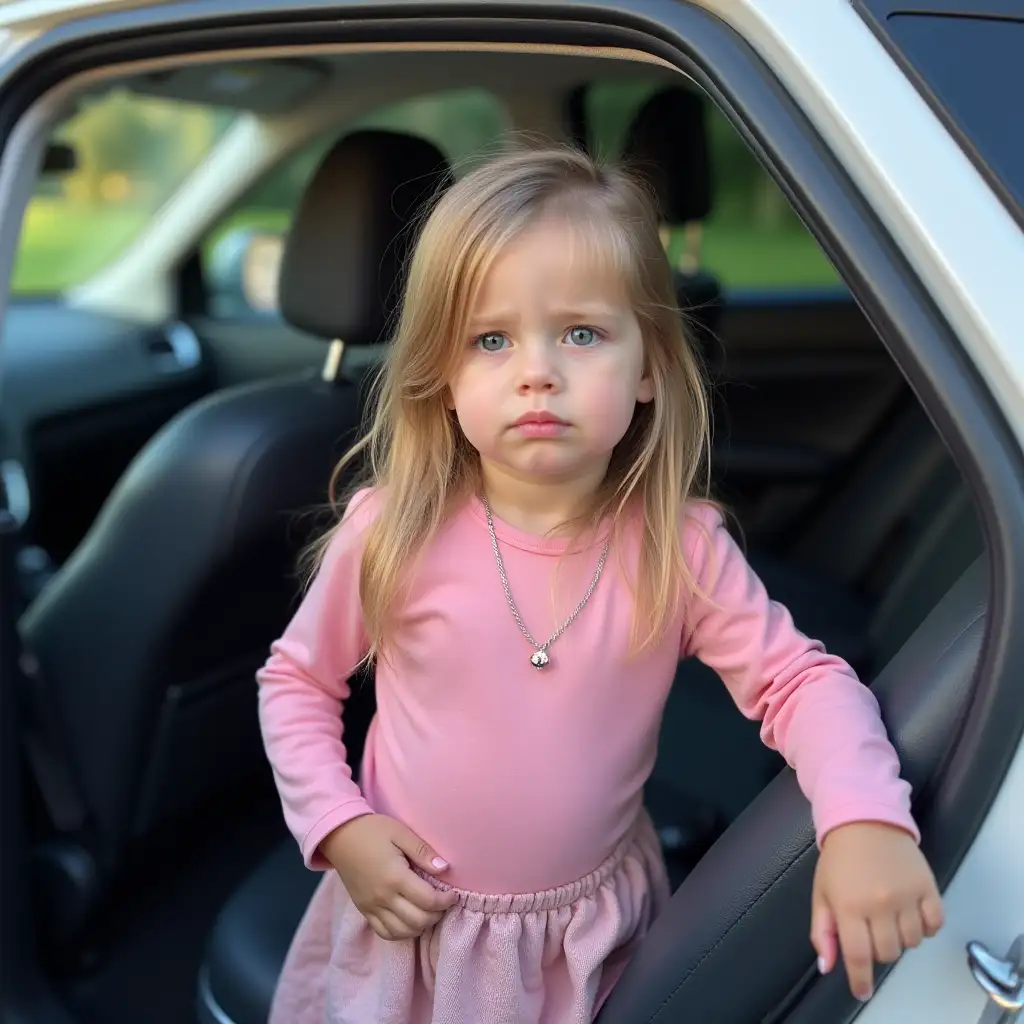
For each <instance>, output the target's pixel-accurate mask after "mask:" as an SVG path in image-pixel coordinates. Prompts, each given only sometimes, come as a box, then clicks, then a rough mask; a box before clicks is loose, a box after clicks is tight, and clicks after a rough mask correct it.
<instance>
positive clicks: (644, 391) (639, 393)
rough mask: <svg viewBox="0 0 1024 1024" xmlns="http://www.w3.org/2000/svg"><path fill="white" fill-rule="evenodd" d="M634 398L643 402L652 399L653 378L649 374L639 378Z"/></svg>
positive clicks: (645, 402)
mask: <svg viewBox="0 0 1024 1024" xmlns="http://www.w3.org/2000/svg"><path fill="white" fill-rule="evenodd" d="M636 400H637V401H638V402H641V403H643V404H645V405H646V404H647V403H648V402H653V401H654V378H653V377H651V376H650V375H647V376H643V377H641V378H640V383H639V384H637V386H636Z"/></svg>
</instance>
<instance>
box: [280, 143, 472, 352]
mask: <svg viewBox="0 0 1024 1024" xmlns="http://www.w3.org/2000/svg"><path fill="white" fill-rule="evenodd" d="M451 181H452V178H451V169H450V167H449V166H448V163H447V161H446V160H445V158H444V157H443V156H442V154H441V152H440V151H439V150H438V149H437V148H436V147H435V146H433V145H431V144H430V143H429V142H427V141H426V140H424V139H420V138H417V137H415V136H412V135H405V134H402V133H400V132H390V131H377V130H364V131H358V132H353V133H352V134H351V135H347V136H346V137H345V138H343V139H341V140H339V141H338V142H337V143H336V144H335V145H334V146H333V147H332V148H331V150H330V151H329V152H328V153H327V155H326V156H325V157H324V158H323V160H322V161H321V163H320V166H319V167H318V168H317V170H316V173H315V174H314V175H313V178H312V180H311V181H310V183H309V185H308V186H307V187H306V191H305V193H304V194H303V197H302V200H301V201H300V203H299V208H298V210H297V211H296V214H295V217H294V219H293V221H292V225H291V228H290V230H289V232H288V239H287V242H286V243H285V251H284V255H283V258H282V261H281V276H280V282H279V302H280V307H281V313H282V315H283V316H284V318H285V320H287V321H288V322H289V323H290V324H291V325H292V326H294V327H297V328H298V329H299V330H301V331H306V332H308V333H310V334H313V335H316V336H318V337H321V338H324V339H325V340H328V341H332V340H334V339H335V338H340V339H341V340H342V341H344V342H345V343H346V344H348V345H367V344H374V343H376V342H377V341H379V340H381V338H382V335H383V333H384V331H385V329H386V328H387V326H388V319H389V316H390V315H391V313H392V311H393V310H394V308H395V306H396V304H397V302H398V301H399V299H400V298H401V289H402V284H403V280H404V276H403V274H404V270H405V267H406V264H407V262H408V257H409V252H410V247H411V244H412V242H413V239H414V234H415V227H416V225H417V223H418V219H419V215H420V213H421V212H422V210H423V209H424V208H425V203H426V202H427V201H428V200H429V199H431V198H433V197H434V196H435V195H437V194H440V191H441V190H442V189H443V188H447V187H448V185H450V184H451Z"/></svg>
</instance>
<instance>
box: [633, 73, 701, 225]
mask: <svg viewBox="0 0 1024 1024" xmlns="http://www.w3.org/2000/svg"><path fill="white" fill-rule="evenodd" d="M622 156H623V159H625V160H626V161H627V162H628V163H629V164H630V166H632V167H633V169H634V170H635V171H636V172H637V173H638V174H640V175H641V176H642V177H643V178H644V179H645V180H646V181H647V183H648V185H649V186H650V187H651V189H652V190H653V192H654V194H655V196H656V197H657V200H658V205H659V208H660V210H661V216H662V219H663V220H664V221H665V222H666V223H668V224H671V225H679V224H686V223H688V222H690V221H696V220H703V219H704V218H705V217H707V215H708V214H709V213H710V212H711V203H712V191H711V178H712V175H711V155H710V147H709V144H708V133H707V124H706V108H705V102H704V100H703V98H702V97H701V96H700V95H698V94H697V93H696V92H695V91H692V90H690V89H685V88H680V87H677V86H673V87H671V88H667V89H662V90H661V91H660V92H656V93H655V94H654V95H653V96H652V97H651V98H650V99H648V100H647V102H646V103H644V105H643V106H642V107H641V108H640V110H639V112H638V113H637V115H636V117H635V118H634V119H633V123H632V124H631V125H630V126H629V131H628V133H627V136H626V144H625V148H624V150H623V153H622Z"/></svg>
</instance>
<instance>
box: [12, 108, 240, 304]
mask: <svg viewBox="0 0 1024 1024" xmlns="http://www.w3.org/2000/svg"><path fill="white" fill-rule="evenodd" d="M236 116H237V115H236V114H235V113H234V112H232V111H228V110H223V109H219V108H214V107H207V106H200V105H195V104H189V103H180V102H176V101H172V100H166V99H158V98H155V97H146V96H141V95H139V94H137V93H133V92H129V91H127V90H125V89H116V90H111V91H109V92H106V93H104V94H102V95H99V96H97V97H94V98H91V99H88V100H85V101H83V102H82V103H81V104H80V106H79V107H78V109H77V110H76V112H75V113H74V114H73V115H72V117H70V118H69V119H68V120H66V121H64V122H63V123H62V124H60V125H59V126H58V127H57V128H56V129H55V131H54V132H53V135H52V137H51V140H50V141H51V146H52V147H56V146H61V147H65V148H64V152H66V153H67V152H70V153H71V154H73V159H74V166H73V167H71V168H70V169H68V168H66V167H65V169H62V170H60V171H55V172H54V173H46V169H45V168H44V173H43V174H41V175H40V177H39V179H38V182H37V185H36V190H35V194H34V195H33V197H32V199H31V200H30V201H29V204H28V208H27V210H26V212H25V218H24V221H23V222H22V229H21V238H20V241H19V248H18V253H17V258H16V263H15V269H14V276H13V280H12V285H11V287H12V291H13V292H15V293H16V294H18V293H20V294H22V295H25V294H54V293H58V292H61V291H63V290H64V289H66V288H69V287H71V286H73V285H76V284H79V283H80V282H82V281H84V280H85V279H86V278H88V277H89V276H90V275H92V274H94V273H96V272H97V271H99V270H101V269H102V268H103V267H105V266H106V265H107V264H109V263H111V262H112V261H113V260H115V259H116V258H117V257H118V256H119V255H120V254H121V252H122V251H123V250H124V249H125V248H127V246H128V245H129V244H130V243H131V242H132V241H133V240H134V239H135V237H136V236H137V235H138V234H139V233H140V231H141V230H142V229H143V227H144V226H145V224H146V223H147V222H148V221H149V220H150V218H151V217H152V216H153V214H154V213H155V212H156V210H157V209H158V208H159V207H160V206H161V205H162V204H163V203H164V202H165V201H166V200H167V198H168V197H169V196H170V195H171V193H173V192H174V191H175V189H177V188H178V186H179V185H180V184H181V183H182V182H183V181H184V180H185V178H186V177H187V176H188V175H189V174H191V172H192V171H193V170H194V169H195V168H196V167H197V166H198V165H199V163H200V162H201V161H202V160H203V159H204V158H205V157H206V155H207V154H208V153H209V152H210V150H211V149H212V148H213V146H214V145H215V143H216V142H217V141H218V139H219V138H220V137H221V136H222V135H223V134H224V132H225V131H226V130H227V129H228V128H229V127H230V125H231V124H232V122H233V121H234V119H235V117H236Z"/></svg>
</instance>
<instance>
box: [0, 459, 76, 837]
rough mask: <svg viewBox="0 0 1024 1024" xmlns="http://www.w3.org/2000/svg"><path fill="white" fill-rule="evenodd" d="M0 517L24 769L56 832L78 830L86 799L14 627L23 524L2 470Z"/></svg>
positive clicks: (0, 587) (20, 599) (1, 599)
mask: <svg viewBox="0 0 1024 1024" xmlns="http://www.w3.org/2000/svg"><path fill="white" fill-rule="evenodd" d="M0 516H2V517H3V520H4V527H5V528H4V529H3V531H2V540H0V543H2V545H3V548H4V550H3V552H2V556H0V557H2V558H3V559H4V565H3V571H2V572H0V609H2V614H4V615H10V616H11V626H10V631H9V632H10V641H9V642H10V643H11V644H12V645H13V647H14V650H13V651H11V652H10V654H11V658H10V662H9V664H10V665H11V668H12V670H13V673H14V679H13V680H12V681H13V683H14V688H15V690H16V693H17V696H18V699H19V705H20V726H21V741H22V747H23V750H24V752H25V758H26V761H27V765H28V769H29V774H30V776H31V778H32V779H33V781H34V782H35V784H36V787H37V788H38V790H39V796H40V798H41V800H42V802H43V806H44V807H45V809H46V812H47V814H48V816H49V818H50V822H51V824H52V825H53V827H54V828H55V829H57V830H58V831H59V832H63V833H70V832H78V831H79V830H81V829H82V828H83V827H84V826H85V824H86V822H87V820H88V812H87V810H86V806H85V801H84V800H83V799H82V796H81V793H80V792H79V790H78V787H77V785H76V784H75V781H74V773H73V771H72V770H71V763H70V760H69V758H68V756H67V752H66V746H65V744H64V743H63V742H62V738H61V735H60V730H59V727H58V722H57V719H56V716H55V715H54V712H53V702H52V701H51V700H50V699H49V694H48V693H47V690H46V686H45V683H44V680H43V678H42V673H41V672H40V667H39V661H38V659H37V658H36V657H35V655H33V654H32V653H31V652H30V651H28V650H27V649H26V647H25V643H24V640H23V638H22V636H21V632H20V630H19V629H18V628H17V622H18V619H19V618H20V617H21V613H22V611H23V610H24V605H25V600H24V595H23V593H22V589H21V587H20V585H19V569H18V561H17V552H18V550H19V546H20V540H21V531H22V527H23V524H22V523H20V522H19V521H18V519H17V518H16V517H15V516H14V515H12V514H11V511H10V509H9V508H8V494H7V488H6V485H5V482H4V479H3V477H2V475H0Z"/></svg>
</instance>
